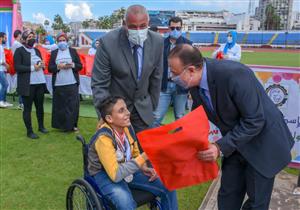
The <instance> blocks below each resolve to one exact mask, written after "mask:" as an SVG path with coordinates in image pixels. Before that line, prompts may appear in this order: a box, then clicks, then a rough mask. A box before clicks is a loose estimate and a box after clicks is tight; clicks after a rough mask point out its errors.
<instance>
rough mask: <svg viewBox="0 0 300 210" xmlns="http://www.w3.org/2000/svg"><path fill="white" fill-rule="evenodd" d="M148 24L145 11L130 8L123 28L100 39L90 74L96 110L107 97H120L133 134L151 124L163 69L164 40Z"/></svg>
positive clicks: (138, 7)
mask: <svg viewBox="0 0 300 210" xmlns="http://www.w3.org/2000/svg"><path fill="white" fill-rule="evenodd" d="M148 24H149V15H148V12H147V11H146V9H145V7H143V6H140V5H133V6H130V7H129V8H128V9H127V11H126V15H125V26H123V27H121V28H118V29H116V30H114V31H111V32H109V33H108V34H106V35H105V36H104V37H102V38H101V39H100V47H99V48H98V49H97V53H96V56H95V61H94V67H93V73H92V91H93V97H94V104H95V107H96V109H97V108H98V107H99V105H100V104H101V102H102V101H103V100H104V99H105V98H107V97H108V96H110V95H120V96H123V97H124V98H125V100H126V104H127V107H128V109H129V111H130V112H131V122H132V125H133V127H134V129H135V131H136V132H139V131H141V130H143V129H145V128H147V127H148V126H149V125H151V124H152V122H153V110H155V108H156V106H157V104H158V98H159V91H160V84H161V77H162V69H163V38H162V36H161V35H160V34H158V33H155V32H153V31H148ZM98 116H99V115H98ZM99 117H100V116H99Z"/></svg>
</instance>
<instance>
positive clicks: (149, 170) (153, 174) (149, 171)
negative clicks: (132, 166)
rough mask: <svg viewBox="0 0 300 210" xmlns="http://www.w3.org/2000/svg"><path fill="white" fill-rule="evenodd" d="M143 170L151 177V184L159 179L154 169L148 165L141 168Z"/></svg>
mask: <svg viewBox="0 0 300 210" xmlns="http://www.w3.org/2000/svg"><path fill="white" fill-rule="evenodd" d="M141 170H142V172H143V173H144V174H145V175H146V176H149V177H150V178H149V182H152V181H154V180H155V179H157V178H158V176H157V174H156V172H155V170H154V169H153V168H149V167H148V166H147V164H146V163H145V164H144V165H143V166H142V167H141Z"/></svg>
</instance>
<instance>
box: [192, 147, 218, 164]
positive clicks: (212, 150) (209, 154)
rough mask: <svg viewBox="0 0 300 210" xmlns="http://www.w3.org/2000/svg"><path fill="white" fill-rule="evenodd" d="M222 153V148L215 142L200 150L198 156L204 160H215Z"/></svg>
mask: <svg viewBox="0 0 300 210" xmlns="http://www.w3.org/2000/svg"><path fill="white" fill-rule="evenodd" d="M219 155H220V150H219V148H218V147H217V145H215V144H210V145H209V146H208V149H207V150H204V151H200V152H198V154H197V157H198V158H199V159H200V160H203V161H209V162H211V161H215V160H216V159H217V158H218V157H219Z"/></svg>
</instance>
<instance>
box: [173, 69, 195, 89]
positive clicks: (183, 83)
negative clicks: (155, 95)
mask: <svg viewBox="0 0 300 210" xmlns="http://www.w3.org/2000/svg"><path fill="white" fill-rule="evenodd" d="M185 71H186V68H185V69H184V70H183V72H181V74H179V75H177V76H174V77H172V81H173V82H174V83H175V84H176V85H179V86H181V87H182V88H184V89H188V88H189V85H190V82H191V80H192V77H190V80H189V81H188V82H186V81H184V80H182V79H181V75H182V74H184V72H185Z"/></svg>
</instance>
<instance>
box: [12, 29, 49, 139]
mask: <svg viewBox="0 0 300 210" xmlns="http://www.w3.org/2000/svg"><path fill="white" fill-rule="evenodd" d="M22 40H23V46H22V47H19V48H17V49H16V51H15V53H14V67H15V70H16V72H17V92H18V94H19V95H21V96H22V101H23V104H24V110H23V120H24V123H25V126H26V129H27V136H28V137H29V138H31V139H37V138H39V136H38V135H37V134H35V133H34V132H33V129H32V124H31V110H32V104H33V103H34V105H35V109H36V116H37V120H38V126H39V129H38V130H39V131H40V132H41V133H44V134H45V133H48V130H47V129H46V128H45V127H44V93H45V90H46V79H45V75H44V68H45V64H44V62H43V60H42V56H41V53H40V51H39V50H38V49H36V48H34V44H35V34H34V32H33V31H31V30H26V31H24V32H23V33H22Z"/></svg>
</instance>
